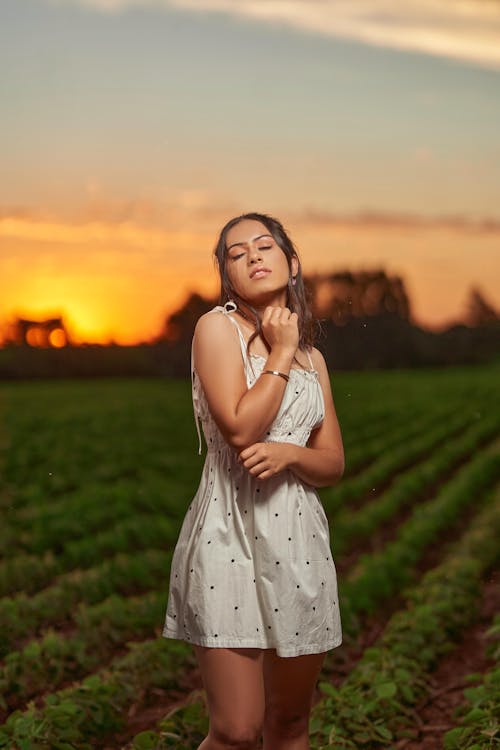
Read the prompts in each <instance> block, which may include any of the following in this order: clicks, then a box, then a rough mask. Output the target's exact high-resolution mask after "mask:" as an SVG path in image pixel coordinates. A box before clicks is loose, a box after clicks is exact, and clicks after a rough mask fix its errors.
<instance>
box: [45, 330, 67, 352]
mask: <svg viewBox="0 0 500 750" xmlns="http://www.w3.org/2000/svg"><path fill="white" fill-rule="evenodd" d="M49 342H50V345H51V346H54V347H55V348H56V349H60V348H61V347H63V346H66V344H67V343H68V342H67V339H66V334H65V333H64V331H63V330H62V328H54V330H53V331H51V332H50V334H49Z"/></svg>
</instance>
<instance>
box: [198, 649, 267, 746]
mask: <svg viewBox="0 0 500 750" xmlns="http://www.w3.org/2000/svg"><path fill="white" fill-rule="evenodd" d="M193 647H194V649H195V653H196V657H197V660H198V663H199V665H200V671H201V676H202V680H203V685H204V688H205V692H206V696H207V703H208V709H209V714H210V728H211V731H215V732H217V730H218V729H220V730H221V731H224V732H225V733H227V732H228V731H229V733H231V732H233V733H235V734H240V733H243V732H245V733H246V732H248V731H249V730H251V731H252V730H253V731H255V732H256V733H258V731H259V729H260V728H261V727H262V724H263V721H264V711H265V694H264V681H263V676H262V664H263V655H264V653H265V650H263V649H259V648H210V647H206V646H198V645H197V644H193Z"/></svg>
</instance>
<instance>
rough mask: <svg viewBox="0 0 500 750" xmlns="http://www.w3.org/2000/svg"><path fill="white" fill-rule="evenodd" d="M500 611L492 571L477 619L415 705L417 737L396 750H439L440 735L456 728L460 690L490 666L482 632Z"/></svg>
mask: <svg viewBox="0 0 500 750" xmlns="http://www.w3.org/2000/svg"><path fill="white" fill-rule="evenodd" d="M499 610H500V573H499V571H498V570H497V571H492V572H490V573H489V574H488V576H487V577H486V579H485V582H484V586H483V589H482V598H481V602H480V610H479V618H478V620H477V622H476V623H475V624H474V625H472V626H471V627H469V628H468V629H467V630H466V631H465V633H464V634H463V637H462V638H461V640H460V642H459V644H458V645H457V647H456V648H455V649H454V650H453V651H452V652H451V653H449V654H448V655H447V656H445V657H444V658H443V659H442V660H441V661H440V663H439V666H438V667H437V669H436V670H435V671H434V672H433V674H432V680H433V686H434V689H433V692H432V693H431V695H430V696H429V697H428V698H426V699H425V700H423V701H421V702H420V704H419V705H417V706H416V714H417V715H418V717H419V727H418V729H419V735H418V737H416V738H415V739H414V740H413V739H412V740H407V739H405V740H401V741H400V742H399V743H398V744H397V745H396V747H397V748H398V750H402V749H403V748H404V750H442V748H443V735H444V734H445V733H446V732H447V731H448V730H449V729H452V728H453V727H454V726H456V721H455V720H454V719H453V712H454V710H455V708H456V707H457V706H458V705H459V704H461V703H462V702H463V694H462V691H463V689H464V688H466V687H470V686H471V684H470V683H469V682H466V681H465V677H466V675H468V674H470V673H472V672H484V671H486V670H487V669H490V668H491V667H492V666H493V663H494V662H493V660H492V659H488V658H487V657H486V653H485V651H486V646H487V644H488V642H489V641H488V639H487V638H486V637H485V633H486V631H487V630H488V628H489V627H490V625H491V624H492V621H493V617H494V616H495V615H496V614H497V612H498V611H499Z"/></svg>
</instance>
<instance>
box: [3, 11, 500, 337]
mask: <svg viewBox="0 0 500 750" xmlns="http://www.w3.org/2000/svg"><path fill="white" fill-rule="evenodd" d="M0 96H1V100H2V102H3V105H4V106H3V108H2V110H3V111H2V117H1V119H0V136H1V146H2V148H1V151H0V154H1V156H0V168H1V174H2V179H1V180H0V334H1V331H2V330H5V326H6V325H7V323H8V322H9V321H12V320H13V318H14V317H15V316H18V315H19V316H22V317H27V318H32V319H34V320H42V319H44V318H46V317H53V316H56V315H62V316H63V318H64V320H65V323H66V325H67V328H68V331H69V333H70V335H71V337H72V339H73V340H74V341H75V342H83V341H86V342H102V343H106V342H109V341H111V340H114V341H116V342H118V343H122V344H129V343H135V342H137V341H143V340H147V339H148V338H149V337H151V336H154V335H156V334H157V333H158V332H159V331H160V329H161V327H162V325H163V322H164V320H165V318H166V317H167V316H168V314H169V313H170V312H172V311H173V310H174V309H175V308H177V307H178V306H180V305H182V304H183V302H184V301H185V299H186V297H187V295H188V294H189V293H191V292H192V291H198V292H200V293H202V294H206V295H215V294H216V293H217V291H218V279H217V276H216V273H215V269H214V264H213V259H212V252H213V248H214V246H215V243H216V240H217V237H218V234H219V232H220V230H221V229H222V227H223V225H224V224H225V223H226V221H228V220H229V219H230V218H232V217H233V216H236V215H238V214H240V213H243V212H245V211H259V212H263V213H268V214H271V215H273V216H276V217H277V218H278V219H279V220H280V221H281V222H282V223H283V225H284V226H285V229H286V230H287V231H288V233H289V234H290V236H291V238H292V240H293V241H294V243H295V245H296V246H297V248H298V251H299V255H300V258H301V262H302V267H303V271H304V273H306V274H307V273H316V272H334V271H337V270H338V271H345V270H352V271H356V270H371V269H373V270H375V269H380V268H384V269H385V270H386V272H387V273H388V275H390V276H400V277H401V278H402V279H403V281H404V283H405V286H406V289H407V291H408V294H409V297H410V303H411V312H412V316H413V319H414V320H415V322H417V323H418V324H419V325H422V326H423V327H429V328H435V329H436V330H437V329H439V328H440V327H441V328H442V327H445V326H446V325H449V324H450V323H452V322H456V321H457V320H459V319H461V318H462V317H463V315H464V313H465V310H466V300H467V297H468V293H469V290H470V288H471V287H472V286H475V287H479V288H480V289H481V291H482V292H483V294H484V295H485V297H486V299H487V300H488V301H489V302H490V303H491V304H493V305H494V306H495V307H496V308H497V309H500V253H499V252H498V250H499V247H500V136H499V134H500V3H498V2H496V0H475V1H473V2H472V1H468V0H441V1H440V2H437V0H405V2H404V3H401V2H400V1H399V0H356V1H354V0H2V3H1V4H0Z"/></svg>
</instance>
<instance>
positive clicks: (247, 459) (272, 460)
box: [238, 443, 295, 479]
mask: <svg viewBox="0 0 500 750" xmlns="http://www.w3.org/2000/svg"><path fill="white" fill-rule="evenodd" d="M294 448H295V445H293V444H292V443H253V445H249V446H248V447H247V448H244V450H242V451H241V453H240V454H239V456H238V461H239V462H240V463H242V464H243V466H244V467H245V468H246V469H248V472H249V473H250V474H252V476H254V477H256V478H257V479H269V477H273V476H275V475H276V474H279V473H280V472H281V471H284V469H286V468H288V467H289V465H290V463H291V459H292V452H293V449H294Z"/></svg>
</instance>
